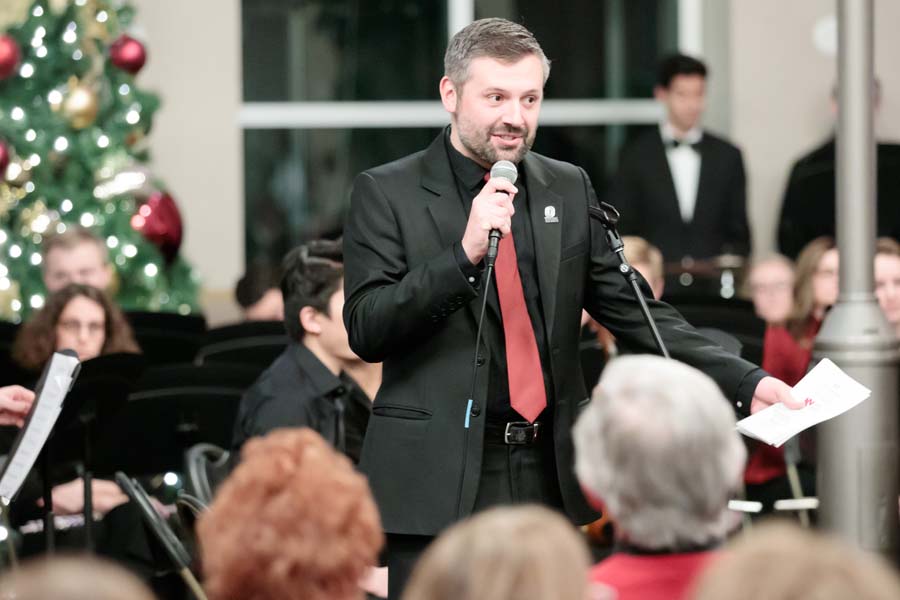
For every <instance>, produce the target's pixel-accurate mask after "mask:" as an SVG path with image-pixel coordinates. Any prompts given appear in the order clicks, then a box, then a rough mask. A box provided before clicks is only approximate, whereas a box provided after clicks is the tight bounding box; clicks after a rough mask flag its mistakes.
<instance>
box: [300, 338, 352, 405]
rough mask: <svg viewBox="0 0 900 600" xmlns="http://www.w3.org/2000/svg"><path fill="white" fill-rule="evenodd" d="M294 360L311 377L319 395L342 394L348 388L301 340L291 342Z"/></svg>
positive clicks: (312, 384) (332, 395) (331, 395)
mask: <svg viewBox="0 0 900 600" xmlns="http://www.w3.org/2000/svg"><path fill="white" fill-rule="evenodd" d="M291 348H292V349H293V355H294V360H295V361H296V362H297V365H298V366H299V367H300V370H301V371H303V373H304V375H306V376H307V377H308V378H309V383H310V385H311V386H312V387H313V389H315V391H316V393H317V394H318V395H319V396H323V397H334V396H342V395H343V394H344V393H345V392H346V391H347V390H346V386H345V384H344V383H343V382H342V381H341V380H340V378H339V377H338V376H336V375H335V374H334V373H332V372H331V371H329V370H328V367H326V366H325V365H324V364H322V361H320V360H319V359H318V358H316V355H315V354H313V353H312V351H310V349H309V348H307V347H306V346H304V345H303V344H302V343H300V342H291Z"/></svg>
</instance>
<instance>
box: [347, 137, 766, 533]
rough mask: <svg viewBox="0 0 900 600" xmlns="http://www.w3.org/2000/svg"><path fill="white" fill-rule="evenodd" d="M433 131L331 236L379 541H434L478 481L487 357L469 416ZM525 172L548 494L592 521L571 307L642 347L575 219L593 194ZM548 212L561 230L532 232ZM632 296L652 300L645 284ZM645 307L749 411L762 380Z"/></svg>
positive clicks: (470, 343) (360, 184)
mask: <svg viewBox="0 0 900 600" xmlns="http://www.w3.org/2000/svg"><path fill="white" fill-rule="evenodd" d="M443 136H444V134H443V133H442V134H441V135H439V136H438V137H437V139H435V141H434V142H433V143H432V144H431V146H430V147H429V148H428V149H427V150H425V151H423V152H419V153H417V154H413V155H411V156H408V157H406V158H402V159H400V160H398V161H396V162H393V163H390V164H387V165H382V166H380V167H376V168H374V169H371V170H369V171H366V172H364V173H362V174H360V175H359V176H358V177H357V178H356V181H355V183H354V188H353V192H352V196H351V207H350V214H349V217H348V221H347V225H346V228H345V230H344V261H345V265H344V268H345V283H344V285H345V293H346V303H345V305H344V322H345V323H346V325H347V331H348V333H349V337H350V346H351V347H352V348H353V350H354V351H355V352H356V353H357V354H358V355H359V356H361V357H362V358H363V359H364V360H367V361H371V362H374V361H383V363H384V365H383V379H382V384H381V388H380V389H379V391H378V395H377V397H376V399H375V402H374V405H373V409H372V418H371V419H370V420H369V427H368V430H367V431H366V438H365V441H364V443H363V454H362V460H361V463H360V467H361V468H362V470H363V471H364V472H365V473H366V474H367V475H368V477H369V483H370V484H371V486H372V491H373V492H374V494H375V498H376V500H377V501H378V505H379V507H380V509H381V516H382V520H383V524H384V527H385V530H386V531H388V532H390V533H401V534H416V535H435V534H437V533H438V532H439V531H440V530H441V529H443V528H444V527H446V526H447V525H449V524H450V523H452V522H453V521H455V520H457V519H460V518H462V517H465V516H467V515H468V514H470V513H471V511H472V507H473V503H474V501H475V494H476V492H477V487H478V480H479V474H480V471H481V456H482V444H483V440H484V418H485V411H484V406H485V402H486V398H485V394H486V390H487V384H488V373H487V369H488V368H489V366H490V361H485V362H484V364H483V365H482V366H480V367H479V368H478V369H477V370H476V371H477V375H476V386H475V394H474V396H475V397H474V398H473V399H472V404H471V406H470V405H469V388H470V385H471V379H470V377H471V373H472V357H473V353H474V345H475V333H476V324H477V316H478V315H477V307H479V306H480V304H479V303H480V300H479V297H480V294H481V293H483V286H481V287H479V288H476V287H473V286H472V285H471V284H470V283H469V281H468V280H467V279H466V277H465V276H463V274H462V272H461V270H460V267H459V264H458V263H457V261H456V258H455V256H454V249H453V246H454V244H455V243H458V242H459V241H460V240H461V239H462V236H463V231H464V230H465V226H466V221H467V215H466V213H465V210H464V209H463V204H462V202H461V201H460V199H459V195H458V191H457V188H456V184H455V181H454V178H453V174H452V172H451V170H450V164H449V160H448V158H447V151H446V148H445V147H444V137H443ZM523 162H524V168H525V169H526V172H527V176H528V199H529V202H530V203H531V204H530V215H531V219H532V225H533V229H534V245H535V254H536V257H537V270H538V283H539V287H540V293H541V298H540V302H541V306H542V309H543V312H544V316H545V319H544V320H545V328H546V335H547V340H548V346H549V348H550V364H549V365H543V367H544V369H545V370H549V371H550V375H551V379H552V381H553V389H552V398H551V402H552V409H553V427H554V431H553V433H554V445H555V455H556V464H557V470H558V473H559V485H560V490H561V492H562V497H563V501H564V503H565V508H566V511H567V512H568V513H569V515H570V516H571V517H572V519H573V520H575V521H576V522H579V523H584V522H588V521H589V520H591V519H592V518H593V517H594V516H595V514H594V512H593V511H592V510H591V509H590V508H589V507H588V506H587V504H586V503H585V501H584V498H583V497H582V494H581V491H580V488H579V486H578V484H577V482H576V480H575V475H574V472H573V446H572V437H571V428H572V425H573V423H574V421H575V418H576V416H577V414H578V411H579V407H580V406H581V405H582V404H583V403H584V402H585V401H586V400H587V397H588V396H587V393H586V392H585V387H584V381H583V378H582V375H581V366H580V362H579V357H578V341H579V332H580V317H581V308H582V307H586V308H587V309H588V311H589V312H590V313H591V315H592V316H594V318H596V319H597V320H598V321H600V322H601V323H603V324H604V325H605V326H606V327H608V328H609V330H610V331H612V332H613V333H614V334H615V335H616V337H618V338H619V339H621V340H623V341H625V342H629V343H630V344H631V345H632V346H635V347H636V348H637V349H638V350H642V351H644V352H655V346H654V343H653V341H652V338H651V337H650V335H649V333H648V331H647V327H646V325H645V324H644V321H643V319H642V317H641V315H640V313H639V311H638V308H637V306H636V302H635V300H634V298H633V296H631V293H630V291H629V288H627V287H626V286H625V282H624V280H623V279H622V276H621V275H620V274H619V272H618V269H617V259H616V258H615V257H614V256H613V254H612V252H611V251H610V250H609V248H608V246H607V244H606V240H605V237H604V235H603V233H602V231H599V229H598V227H599V226H598V225H597V224H596V223H595V221H594V220H592V219H590V218H589V217H588V205H589V204H590V203H595V202H596V198H595V196H594V191H593V189H592V187H591V184H590V182H589V181H588V178H587V175H585V173H584V171H582V170H581V169H580V168H577V167H575V166H573V165H570V164H568V163H563V162H559V161H555V160H552V159H549V158H546V157H544V156H540V155H538V154H535V153H529V154H528V155H527V156H526V157H525V159H524V161H523ZM548 206H552V207H554V208H555V210H556V216H557V217H558V218H559V222H556V223H547V222H545V219H544V214H545V213H544V208H545V207H548ZM644 291H645V295H646V296H648V298H649V297H651V295H650V290H649V288H648V287H646V284H645V290H644ZM648 303H649V304H650V306H651V307H652V310H653V313H654V315H655V316H656V319H657V321H658V323H659V326H660V330H661V331H662V335H663V337H664V339H665V340H666V342H667V343H668V345H669V347H670V349H671V351H672V354H673V356H675V357H676V358H679V359H681V360H684V361H685V362H689V363H691V364H693V365H695V366H697V367H699V368H701V369H702V370H704V371H705V372H706V373H708V374H709V375H711V376H712V377H713V379H715V380H716V381H717V382H718V384H719V385H720V386H721V387H722V389H723V390H724V391H725V393H726V394H727V396H728V397H731V398H739V399H740V402H741V404H742V408H743V409H746V408H749V401H750V398H751V397H752V394H753V390H754V389H755V387H756V384H757V383H758V382H759V380H760V379H761V378H762V377H763V375H764V373H763V372H762V371H761V370H760V369H758V368H757V367H755V366H754V365H752V364H750V363H748V362H746V361H743V360H741V359H739V358H735V357H734V356H732V355H729V354H728V353H726V352H725V351H723V350H722V349H721V348H719V347H717V346H715V345H714V344H712V343H711V342H710V341H709V340H707V339H705V338H703V337H702V336H700V335H699V334H698V333H697V332H696V331H694V330H693V329H692V328H691V327H690V326H689V325H688V324H687V323H686V322H684V320H683V319H682V318H681V317H680V316H679V315H678V313H677V312H676V311H675V310H674V309H672V308H671V307H669V306H668V305H666V304H663V303H660V302H655V301H653V300H648ZM481 351H482V352H483V353H488V352H491V348H489V347H487V346H483V348H482V349H481Z"/></svg>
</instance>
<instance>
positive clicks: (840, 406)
mask: <svg viewBox="0 0 900 600" xmlns="http://www.w3.org/2000/svg"><path fill="white" fill-rule="evenodd" d="M871 394H872V391H871V390H870V389H869V388H867V387H865V386H864V385H862V384H861V383H859V382H858V381H856V380H854V379H853V378H852V377H850V376H849V375H847V374H846V373H844V372H843V371H841V369H840V368H839V367H838V366H837V365H836V364H834V363H833V362H831V361H830V360H829V359H827V358H825V359H822V360H821V361H820V362H819V364H817V365H816V366H815V367H814V368H813V369H812V370H811V371H810V372H809V373H807V374H806V376H805V377H804V378H803V379H801V380H800V382H799V383H798V384H797V385H795V386H794V387H793V389H792V390H791V395H792V396H794V398H796V399H797V400H801V401H803V402H805V403H806V406H804V407H803V408H801V409H799V410H792V409H790V408H787V407H785V406H784V405H783V404H780V403H779V404H774V405H772V406H769V407H768V408H765V409H763V410H761V411H759V412H758V413H756V414H754V415H751V416H749V417H747V418H746V419H742V420H740V421H738V424H737V429H738V431H739V432H741V433H743V434H744V435H746V436H749V437H752V438H755V439H757V440H760V441H762V442H765V443H767V444H770V445H772V446H776V447H778V446H781V445H782V444H784V443H785V442H786V441H788V440H789V439H791V438H792V437H794V436H795V435H797V434H798V433H800V432H801V431H803V430H804V429H806V428H808V427H812V426H813V425H816V424H818V423H821V422H823V421H827V420H828V419H833V418H834V417H836V416H838V415H840V414H842V413H844V412H846V411H848V410H850V409H851V408H853V407H854V406H856V405H857V404H859V403H860V402H862V401H863V400H865V399H866V398H868V397H869V396H870V395H871Z"/></svg>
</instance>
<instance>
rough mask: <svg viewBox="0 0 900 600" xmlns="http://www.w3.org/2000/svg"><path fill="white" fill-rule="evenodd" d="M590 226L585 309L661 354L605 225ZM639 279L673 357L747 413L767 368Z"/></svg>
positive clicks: (635, 344)
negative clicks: (699, 326) (704, 330)
mask: <svg viewBox="0 0 900 600" xmlns="http://www.w3.org/2000/svg"><path fill="white" fill-rule="evenodd" d="M582 177H583V179H584V186H585V194H586V195H587V198H588V201H589V202H590V203H591V204H594V203H596V202H597V199H596V196H595V194H594V190H593V188H592V187H591V184H590V182H589V180H588V178H587V175H586V174H585V173H584V172H583V171H582ZM590 229H591V231H590V236H591V246H590V247H591V250H590V251H591V256H590V262H589V266H588V269H587V275H586V277H587V281H586V283H585V300H584V303H585V309H586V310H587V311H588V313H590V315H591V316H592V317H593V318H594V319H596V320H597V321H598V322H599V323H600V324H602V325H603V326H604V327H606V328H607V329H609V330H610V331H611V332H612V334H613V335H615V336H616V338H617V339H618V340H620V341H621V342H622V344H623V345H624V346H627V347H628V348H629V349H630V350H632V351H635V352H643V353H647V354H658V353H659V350H658V349H657V347H656V343H655V341H654V340H653V336H652V335H651V333H650V330H649V328H648V327H647V324H646V322H645V321H644V318H643V315H642V314H641V311H640V308H639V306H638V304H637V301H636V300H635V298H634V295H633V294H632V291H631V289H630V286H629V285H628V284H627V282H626V281H625V278H624V277H622V275H621V273H620V272H619V268H618V267H619V260H618V258H617V257H616V256H615V255H614V253H613V252H612V251H611V250H610V249H609V245H608V243H607V241H606V237H605V233H604V231H603V228H602V226H601V225H600V223H599V222H598V221H597V220H596V219H593V218H591V219H590ZM638 280H639V281H640V283H641V291H642V292H643V295H644V297H645V298H646V300H647V305H648V306H649V308H650V312H651V314H652V315H653V318H654V319H655V320H656V324H657V327H658V328H659V332H660V335H661V336H662V339H663V343H664V344H665V345H666V347H667V349H668V350H669V353H670V354H671V356H672V358H674V359H676V360H679V361H681V362H684V363H687V364H689V365H691V366H693V367H695V368H697V369H700V370H701V371H703V372H704V373H706V374H707V375H709V376H710V377H712V378H713V380H715V382H716V383H717V384H718V385H719V387H720V388H721V389H722V392H723V393H724V394H725V396H726V397H727V398H731V399H732V400H733V401H734V403H735V408H736V409H737V411H738V412H739V413H742V414H749V409H750V400H751V399H752V397H753V392H754V390H755V389H756V384H757V383H759V380H760V379H762V378H763V377H764V376H765V375H766V373H765V372H764V371H763V370H762V369H760V368H759V367H757V366H756V365H754V364H752V363H750V362H748V361H745V360H743V359H741V358H739V357H737V356H734V355H732V354H729V353H728V352H726V351H725V350H724V349H722V348H721V347H719V346H718V345H716V344H715V343H713V342H712V341H710V340H708V339H707V338H705V337H703V336H702V335H701V334H700V333H698V332H697V330H695V329H694V327H693V326H691V325H690V324H689V323H688V322H687V321H685V320H684V317H682V316H681V315H680V314H679V313H678V311H676V310H675V309H674V308H672V307H671V306H669V305H668V304H666V303H665V302H659V301H657V300H654V299H653V296H652V293H651V292H650V288H649V286H648V285H647V283H646V281H644V279H643V278H642V277H640V276H638Z"/></svg>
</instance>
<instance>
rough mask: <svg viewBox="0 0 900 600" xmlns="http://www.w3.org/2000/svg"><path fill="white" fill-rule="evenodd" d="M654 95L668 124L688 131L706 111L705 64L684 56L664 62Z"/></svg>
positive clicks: (669, 58)
mask: <svg viewBox="0 0 900 600" xmlns="http://www.w3.org/2000/svg"><path fill="white" fill-rule="evenodd" d="M653 95H654V96H655V97H656V99H657V100H658V101H660V102H662V103H663V104H664V105H665V107H666V112H667V114H668V118H669V123H670V124H671V125H672V126H673V127H675V128H676V129H678V130H679V131H681V132H687V131H689V130H690V129H692V128H693V127H696V126H697V125H699V123H700V118H701V117H702V116H703V111H704V109H705V108H706V65H704V64H703V63H702V62H700V61H699V60H697V59H696V58H692V57H690V56H685V55H684V54H675V55H672V56H669V57H667V58H665V59H663V61H662V62H661V63H660V65H659V76H658V78H657V82H656V87H655V88H654V90H653Z"/></svg>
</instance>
